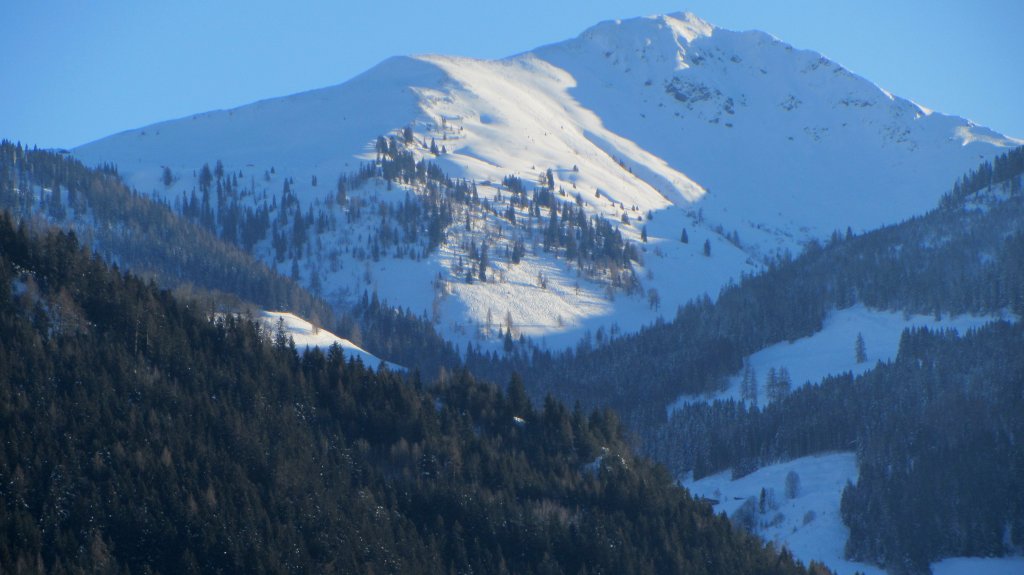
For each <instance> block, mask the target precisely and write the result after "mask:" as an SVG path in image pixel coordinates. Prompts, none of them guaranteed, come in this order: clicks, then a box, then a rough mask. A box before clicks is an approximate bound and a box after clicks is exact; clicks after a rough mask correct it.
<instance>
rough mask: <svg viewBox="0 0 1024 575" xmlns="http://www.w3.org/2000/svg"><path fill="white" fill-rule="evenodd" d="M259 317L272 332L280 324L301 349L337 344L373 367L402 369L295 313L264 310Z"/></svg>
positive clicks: (364, 363) (348, 356)
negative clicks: (315, 325) (317, 326)
mask: <svg viewBox="0 0 1024 575" xmlns="http://www.w3.org/2000/svg"><path fill="white" fill-rule="evenodd" d="M259 319H260V321H262V322H263V324H264V325H265V326H266V327H267V329H268V330H270V331H271V333H274V332H276V330H277V329H278V326H280V327H282V328H283V329H284V333H285V334H286V335H288V337H291V338H292V341H294V342H295V347H296V348H298V349H299V350H304V349H308V348H311V347H318V348H320V349H322V350H324V351H326V350H327V349H328V348H330V347H331V346H332V345H335V344H337V345H338V346H339V347H341V349H342V350H343V351H344V353H345V357H346V358H353V357H355V358H358V359H359V360H360V361H362V362H363V365H365V366H367V367H369V368H371V369H378V368H380V367H381V366H382V365H383V366H384V367H386V368H388V369H396V368H397V369H401V368H400V367H398V366H396V365H394V364H392V363H388V362H386V361H382V360H381V359H380V358H378V357H376V356H374V355H373V354H371V353H369V352H367V351H366V350H364V349H363V348H361V347H359V346H358V345H356V344H354V343H352V342H351V341H349V340H347V339H344V338H340V337H338V336H336V335H334V334H333V333H331V332H329V331H327V330H325V329H321V328H315V327H314V326H313V324H311V323H310V322H308V321H306V320H304V319H302V318H300V317H298V316H296V315H294V314H291V313H287V312H279V311H264V312H262V313H261V314H260V317H259Z"/></svg>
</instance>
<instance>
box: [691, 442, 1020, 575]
mask: <svg viewBox="0 0 1024 575" xmlns="http://www.w3.org/2000/svg"><path fill="white" fill-rule="evenodd" d="M791 471H792V472H795V473H796V474H797V476H798V477H799V489H798V490H797V494H796V497H794V498H792V499H790V498H788V497H787V496H786V476H787V475H788V474H789V473H790V472H791ZM858 475H859V472H858V470H857V457H856V455H855V454H853V453H829V454H821V455H813V456H809V457H801V458H799V459H794V460H792V461H787V462H784V463H778V464H775V465H769V466H767V467H763V468H761V469H758V470H757V471H755V472H754V473H751V474H750V475H746V476H744V477H741V478H739V479H736V480H733V479H732V472H731V471H724V472H722V473H718V474H715V475H711V476H708V477H704V478H702V479H700V480H698V481H692V480H687V481H684V482H683V483H682V484H683V486H684V487H686V488H687V489H689V490H690V492H692V493H693V494H694V496H695V497H704V498H707V499H711V500H713V501H715V502H716V503H715V504H714V509H715V511H716V512H719V513H721V512H724V513H726V514H728V515H729V516H730V517H731V516H733V514H734V513H735V512H736V510H737V509H739V508H740V506H741V505H743V503H744V501H746V500H747V499H748V498H751V497H753V498H754V500H755V502H758V501H759V499H760V493H761V489H764V490H765V491H766V493H767V495H768V497H767V501H768V502H769V504H768V505H766V508H765V513H757V515H756V519H755V522H756V524H757V527H756V528H755V531H756V532H757V533H758V534H760V535H761V536H762V537H763V538H765V539H766V540H768V541H773V542H775V543H776V544H780V545H785V546H786V547H788V548H789V550H790V551H792V552H793V555H794V556H795V557H797V558H798V559H800V560H802V561H803V562H804V563H808V562H810V561H811V560H817V561H821V562H823V563H825V565H827V566H828V567H829V568H830V569H832V570H833V571H835V572H836V573H838V574H839V575H847V574H853V573H858V572H860V573H864V574H865V575H884V574H885V571H884V570H882V569H881V568H879V567H877V566H875V565H871V564H868V563H857V562H854V561H847V560H846V559H844V558H843V548H844V547H845V545H846V540H847V539H848V538H849V536H850V531H849V529H847V527H846V526H845V525H843V522H842V518H841V516H840V513H839V504H840V501H841V499H842V493H843V488H844V487H845V486H846V483H847V481H849V482H851V483H854V484H856V483H857V478H858ZM772 501H774V506H773V505H771V502H772ZM809 514H811V515H809ZM808 519H809V520H808ZM931 567H932V573H933V574H934V575H968V574H969V575H1009V574H1011V573H1012V574H1019V573H1024V557H1000V558H993V557H953V558H947V559H943V560H942V561H939V562H937V563H933V564H932V566H931Z"/></svg>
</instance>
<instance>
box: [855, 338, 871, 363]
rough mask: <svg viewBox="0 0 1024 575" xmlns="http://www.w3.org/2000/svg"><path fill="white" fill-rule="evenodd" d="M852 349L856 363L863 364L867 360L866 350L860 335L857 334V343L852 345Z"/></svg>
mask: <svg viewBox="0 0 1024 575" xmlns="http://www.w3.org/2000/svg"><path fill="white" fill-rule="evenodd" d="M853 348H854V355H855V356H856V359H857V363H864V362H865V361H867V360H868V349H867V346H866V345H865V344H864V336H863V335H862V334H860V333H858V334H857V341H856V342H855V343H854V346H853Z"/></svg>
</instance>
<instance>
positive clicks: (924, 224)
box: [466, 148, 1024, 447]
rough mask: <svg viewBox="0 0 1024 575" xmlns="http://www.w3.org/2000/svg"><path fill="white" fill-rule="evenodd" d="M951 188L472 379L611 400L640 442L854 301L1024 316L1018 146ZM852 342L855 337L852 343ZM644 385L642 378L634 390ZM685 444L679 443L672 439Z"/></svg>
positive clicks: (474, 360) (480, 359) (490, 362)
mask: <svg viewBox="0 0 1024 575" xmlns="http://www.w3.org/2000/svg"><path fill="white" fill-rule="evenodd" d="M994 166H995V167H993V164H988V163H986V164H983V165H982V166H981V167H979V169H978V170H976V171H974V172H972V173H970V174H967V175H966V176H964V177H963V178H961V179H960V180H958V181H957V182H956V183H955V186H954V190H953V192H951V193H950V194H949V195H948V196H947V198H946V199H944V200H943V202H942V204H941V205H940V206H939V207H937V208H936V209H935V210H933V211H931V212H929V213H928V214H926V215H924V216H921V217H919V218H914V219H911V220H908V221H906V222H903V223H901V224H898V225H894V226H889V227H885V228H882V229H879V230H876V231H873V232H869V233H866V234H862V235H854V234H852V233H850V232H849V231H847V232H845V233H840V232H836V233H835V234H834V235H833V236H832V238H831V239H830V241H829V242H828V243H826V244H825V245H819V244H815V243H812V244H810V245H809V246H808V247H807V249H806V251H805V252H804V253H803V254H801V255H800V256H799V257H796V258H782V259H780V260H778V261H776V262H775V263H773V264H772V265H771V266H770V267H769V269H768V270H766V271H765V272H764V273H762V274H758V275H756V276H751V277H746V278H744V279H743V280H742V281H740V282H739V283H738V284H737V285H733V286H729V287H726V288H725V289H723V290H722V292H721V293H720V294H719V296H718V298H717V300H715V301H711V300H710V299H709V298H704V299H700V300H696V301H694V302H691V303H689V304H687V305H686V306H684V307H682V308H680V309H679V311H678V313H677V314H676V317H675V319H674V320H673V321H671V322H660V323H657V324H655V325H652V326H650V327H649V328H646V329H644V330H642V331H641V332H639V333H638V334H635V335H627V336H621V337H614V335H613V334H608V333H597V334H594V337H593V338H591V339H590V340H585V341H584V342H581V344H580V345H579V346H577V349H576V350H574V351H572V352H569V353H564V354H554V355H553V354H549V353H543V352H535V353H533V354H531V355H527V354H523V353H517V352H513V353H509V354H506V355H505V356H504V357H494V356H493V355H492V354H487V355H483V354H474V353H470V354H468V356H467V358H466V363H467V365H468V366H469V367H470V368H471V369H472V370H473V371H474V372H475V373H481V374H492V377H497V374H500V373H501V370H518V371H520V372H522V373H524V374H529V377H526V380H527V381H530V382H532V383H533V385H536V386H537V387H536V388H535V389H534V392H535V393H536V394H538V395H541V394H544V393H553V394H555V395H556V396H558V397H560V398H562V399H563V400H565V401H570V402H571V401H576V400H579V401H582V402H584V404H585V405H614V406H616V409H618V410H619V411H620V413H621V414H622V416H623V417H624V418H625V419H626V420H627V421H628V422H629V423H630V424H631V426H632V427H633V428H634V429H636V430H638V431H639V432H640V433H641V435H642V436H643V437H644V438H645V440H646V441H648V442H649V444H648V445H649V447H654V446H655V445H671V444H672V443H673V442H672V441H669V442H667V443H666V442H665V438H664V437H663V436H660V435H657V433H658V432H657V429H658V428H660V427H661V426H662V425H663V424H664V422H665V417H666V416H665V409H664V408H665V406H666V405H668V404H669V403H671V402H672V401H673V400H675V398H677V397H678V396H680V395H682V394H700V393H705V392H710V391H714V390H716V389H717V388H719V387H720V386H721V385H722V384H723V383H724V380H725V378H726V376H728V375H731V374H734V373H737V372H739V371H740V369H741V368H742V361H743V358H744V357H746V356H748V355H750V354H752V353H754V352H755V351H758V350H760V349H763V348H765V347H767V346H769V345H771V344H774V343H777V342H781V341H787V340H789V341H792V340H795V339H798V338H801V337H806V336H809V335H811V334H813V333H815V332H816V331H818V330H820V329H821V327H822V322H823V321H824V319H825V317H826V316H827V314H828V313H829V312H830V311H832V310H834V309H843V308H847V307H850V306H852V305H854V304H857V303H862V304H864V305H866V306H869V307H872V308H876V309H889V310H896V311H901V312H904V313H925V314H935V315H942V314H951V313H954V314H955V313H985V312H993V311H999V310H1009V311H1012V312H1014V313H1016V314H1018V315H1022V314H1024V192H1022V185H1021V181H1022V172H1024V148H1018V149H1016V150H1014V151H1012V152H1009V153H1008V154H1005V155H1003V156H1001V157H999V158H997V159H996V161H995V162H994ZM851 345H852V342H851ZM640 382H642V383H640ZM678 439H682V438H678Z"/></svg>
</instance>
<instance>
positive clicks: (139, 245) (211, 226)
mask: <svg viewBox="0 0 1024 575" xmlns="http://www.w3.org/2000/svg"><path fill="white" fill-rule="evenodd" d="M208 171H209V170H208ZM214 174H219V175H218V177H217V179H216V180H214V179H213V178H214ZM209 177H210V178H211V181H210V182H209V183H208V186H213V185H214V184H216V189H219V190H220V192H219V193H218V194H215V197H216V196H223V197H227V198H228V199H229V200H230V196H231V194H230V193H229V192H230V189H231V187H230V184H227V185H225V182H230V178H225V176H224V174H223V173H222V172H220V171H218V170H214V171H212V172H211V173H210V174H209ZM204 181H205V180H204ZM225 187H227V188H228V191H227V192H225V191H224V190H225ZM206 192H207V193H206V196H207V202H206V204H205V206H206V209H205V210H204V209H203V206H204V204H203V202H202V201H201V200H197V201H196V202H195V203H194V205H193V204H190V203H187V202H186V207H185V209H184V210H183V213H182V215H177V214H176V213H175V209H174V208H172V207H171V206H170V205H167V204H165V203H161V202H159V201H158V200H156V199H154V198H150V197H147V196H143V195H140V194H138V193H136V192H135V191H134V190H131V189H129V188H127V187H126V186H125V184H124V183H123V182H122V180H121V178H120V177H119V176H118V174H117V171H116V169H115V168H114V167H112V166H106V167H102V168H96V169H94V168H87V167H85V166H83V165H82V164H81V163H80V162H79V161H78V160H75V159H73V158H70V157H68V156H66V155H62V154H58V153H55V152H53V151H49V150H36V149H26V148H24V147H22V146H21V145H17V144H13V143H11V142H8V141H3V142H0V207H2V208H4V209H7V210H10V212H11V214H12V216H13V217H14V218H15V219H16V220H17V221H23V222H25V223H26V224H29V225H30V226H32V227H39V228H45V227H46V226H49V225H53V226H57V227H60V228H64V229H67V230H72V231H74V232H75V233H76V234H77V235H78V237H79V238H80V239H81V241H82V242H83V243H84V244H85V245H87V246H89V247H90V248H92V249H93V251H94V252H95V253H97V254H99V255H101V256H103V257H104V259H106V260H107V261H108V262H112V263H114V264H116V265H118V266H119V267H120V268H122V269H126V270H131V271H132V272H133V273H135V274H137V275H142V276H145V277H152V278H154V279H155V280H156V281H157V282H158V284H159V285H161V286H162V287H166V288H173V289H175V290H176V291H178V292H179V293H182V294H186V295H191V296H195V297H198V296H200V295H202V296H203V297H204V299H212V300H214V301H215V303H212V304H210V307H211V308H216V307H228V308H231V309H239V308H242V307H244V306H245V305H246V304H252V305H255V306H259V307H261V308H263V309H274V310H289V311H294V312H295V313H297V314H299V315H301V316H303V317H305V318H308V319H310V320H311V321H313V322H314V323H316V324H322V325H325V326H327V327H329V328H331V329H332V331H334V332H336V333H338V334H340V335H342V336H343V337H346V338H348V339H351V340H353V341H356V342H357V343H358V344H360V345H363V346H364V347H366V348H368V349H371V350H374V351H376V353H378V354H379V355H381V356H383V357H386V358H387V359H390V360H392V361H394V362H395V363H398V364H400V365H407V366H410V367H418V368H420V369H422V370H423V371H424V372H425V373H431V374H436V373H437V372H438V370H439V368H440V367H442V366H445V367H447V368H449V369H451V368H453V367H456V366H458V364H459V358H458V356H457V354H456V352H455V350H454V348H453V347H452V346H451V345H450V344H448V343H446V342H445V341H444V340H443V339H442V338H441V337H440V336H438V335H437V334H436V332H435V331H434V330H433V328H432V327H431V325H430V323H429V322H428V321H426V320H425V319H424V318H423V317H422V316H417V315H415V314H412V313H411V312H409V311H407V310H403V309H402V308H400V307H393V306H400V305H401V302H381V301H379V300H378V299H377V298H376V295H375V294H371V293H364V296H363V297H362V298H361V299H360V300H359V301H358V303H356V305H354V306H353V307H352V308H351V309H343V310H338V309H333V308H331V307H330V306H328V305H327V304H326V303H325V302H324V301H323V300H322V299H320V298H318V297H316V296H314V295H311V294H310V293H309V292H308V291H307V290H305V289H304V288H302V287H301V286H299V285H298V284H297V283H296V282H295V281H293V280H292V279H290V278H287V277H284V276H282V275H280V274H277V273H275V272H273V271H272V270H270V269H268V268H267V267H266V265H264V264H263V263H262V262H260V261H258V260H256V259H254V258H253V257H252V256H250V255H249V254H247V253H246V252H245V251H243V247H245V246H244V244H245V242H244V241H243V240H244V238H245V237H248V236H250V235H252V234H253V233H255V232H253V231H249V232H246V231H245V230H249V229H253V228H258V227H259V226H260V222H263V221H264V220H265V218H266V215H267V214H265V213H263V214H259V213H254V212H251V211H250V212H248V213H247V212H245V211H244V210H241V209H240V208H239V207H238V204H237V202H234V203H231V202H228V201H227V200H224V198H223V197H222V198H221V199H222V201H221V202H218V201H216V200H215V201H214V205H215V206H216V205H218V203H222V204H226V206H227V207H225V208H224V209H223V210H221V211H218V212H216V213H218V214H221V216H219V217H224V218H225V220H226V221H232V222H235V223H234V228H231V229H232V233H231V234H230V235H229V234H227V233H226V232H224V230H225V229H227V225H226V224H225V225H224V226H218V225H217V221H218V220H217V217H218V216H216V215H215V212H213V211H212V210H211V208H210V204H209V194H210V189H209V188H207V190H206ZM285 197H287V194H285V195H284V196H282V202H281V203H282V211H284V207H283V204H285V200H284V198H285ZM179 209H181V208H180V206H179ZM292 211H294V210H291V211H289V212H288V213H289V214H291V212H292ZM300 220H301V221H303V222H305V219H303V216H302V214H301V213H299V214H298V216H297V217H296V218H295V221H300ZM246 222H247V224H246V225H245V226H243V225H242V224H243V223H246ZM268 225H269V223H268ZM310 225H312V223H311V224H310ZM239 226H241V230H242V231H238V229H239ZM275 229H276V227H275ZM233 242H234V243H233ZM236 244H237V245H236ZM250 247H251V246H250ZM301 248H302V246H301V245H300V246H299V247H298V248H296V249H299V250H300V251H301ZM389 304H390V305H389Z"/></svg>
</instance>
